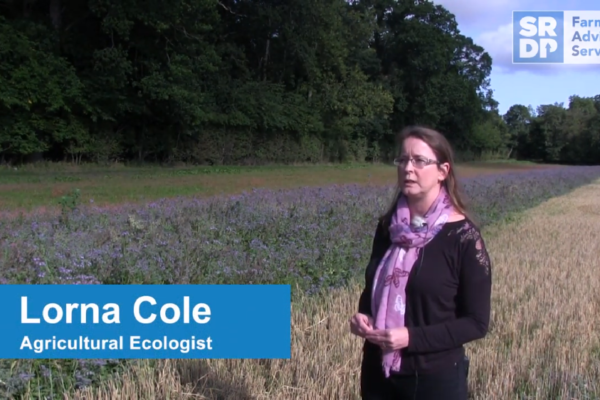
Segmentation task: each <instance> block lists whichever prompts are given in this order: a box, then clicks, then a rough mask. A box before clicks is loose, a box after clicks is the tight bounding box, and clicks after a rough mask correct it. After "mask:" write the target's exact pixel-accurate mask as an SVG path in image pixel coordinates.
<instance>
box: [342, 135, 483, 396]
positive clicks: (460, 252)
mask: <svg viewBox="0 0 600 400" xmlns="http://www.w3.org/2000/svg"><path fill="white" fill-rule="evenodd" d="M400 138H401V143H402V151H401V155H400V156H399V157H398V158H396V160H395V164H396V165H397V166H398V195H397V196H396V198H395V200H394V202H393V203H392V206H391V207H390V209H389V211H388V212H387V213H386V214H385V215H384V216H382V217H381V218H380V221H379V224H378V226H377V230H376V232H375V238H374V240H373V248H372V254H371V258H370V262H369V265H368V266H367V269H366V272H365V280H366V286H365V289H364V291H363V293H362V294H361V296H360V301H359V309H358V313H357V314H355V315H354V316H353V317H352V318H351V320H350V326H351V332H352V333H353V334H355V335H358V336H360V337H362V338H364V339H365V343H364V347H363V360H362V366H361V394H362V398H363V399H365V400H376V399H377V400H379V399H394V400H402V399H410V400H428V399H435V400H466V399H467V373H468V358H467V357H466V356H465V351H464V347H463V345H464V344H466V343H468V342H471V341H473V340H476V339H480V338H483V337H484V336H485V335H486V333H487V330H488V324H489V320H490V297H491V264H490V259H489V256H488V253H487V251H486V247H485V243H484V240H483V239H482V237H481V234H480V231H479V229H478V228H477V227H476V226H475V225H474V223H473V221H472V220H471V219H470V217H469V216H468V214H467V211H466V210H465V206H464V203H463V200H462V199H461V197H460V194H459V192H458V189H457V182H456V176H455V173H454V162H453V155H452V149H451V147H450V144H449V143H448V142H447V140H446V139H445V138H444V136H442V135H441V134H440V133H438V132H436V131H434V130H431V129H427V128H423V127H409V128H407V129H405V130H404V131H403V132H402V133H401V137H400Z"/></svg>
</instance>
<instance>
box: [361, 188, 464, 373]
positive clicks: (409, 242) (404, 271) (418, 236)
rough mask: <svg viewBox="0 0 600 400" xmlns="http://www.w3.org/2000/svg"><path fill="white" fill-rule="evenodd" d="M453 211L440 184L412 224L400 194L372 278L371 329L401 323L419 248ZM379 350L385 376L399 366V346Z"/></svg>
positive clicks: (399, 324) (438, 229) (389, 327)
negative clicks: (385, 248)
mask: <svg viewBox="0 0 600 400" xmlns="http://www.w3.org/2000/svg"><path fill="white" fill-rule="evenodd" d="M453 211H454V207H453V206H452V203H451V201H450V197H449V196H448V192H447V191H446V189H445V188H444V187H442V188H441V190H440V193H439V195H438V197H437V198H436V199H435V201H434V202H433V204H432V205H431V207H430V208H429V211H427V213H426V214H425V216H424V220H423V219H420V221H419V218H413V224H409V220H410V211H409V209H408V205H407V203H406V198H405V197H404V196H400V199H399V200H398V206H397V209H396V212H395V214H394V215H393V216H392V221H391V223H390V229H389V231H390V238H391V241H392V245H391V246H390V248H389V249H388V251H387V252H386V253H385V255H384V257H383V259H382V260H381V262H380V263H379V266H378V267H377V271H376V272H375V278H374V281H373V282H374V283H373V291H372V302H371V304H372V310H371V311H372V313H373V320H374V324H375V327H374V328H375V329H391V328H398V327H403V326H404V313H405V312H406V282H407V280H408V276H409V275H410V271H411V270H412V267H413V264H414V263H415V261H416V259H417V258H418V256H419V251H420V250H421V249H422V248H423V246H425V245H426V244H427V243H429V242H430V241H431V239H433V238H434V237H435V235H437V233H438V232H439V231H440V230H441V229H442V227H443V226H444V224H445V223H446V221H447V220H448V217H449V216H450V215H451V214H452V212H453ZM381 277H385V279H382V278H381ZM392 283H393V284H392ZM383 352H384V353H383V369H384V372H385V376H386V377H389V376H390V371H391V370H393V371H399V370H400V364H401V357H400V350H389V351H386V350H385V349H384V350H383Z"/></svg>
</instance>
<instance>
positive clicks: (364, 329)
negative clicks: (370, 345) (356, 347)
mask: <svg viewBox="0 0 600 400" xmlns="http://www.w3.org/2000/svg"><path fill="white" fill-rule="evenodd" d="M372 330H373V318H371V317H370V316H368V315H366V314H361V313H356V314H354V315H353V316H352V318H350V332H352V334H354V335H356V336H360V337H361V338H364V337H365V335H366V334H367V333H369V332H371V331H372Z"/></svg>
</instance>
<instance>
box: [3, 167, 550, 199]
mask: <svg viewBox="0 0 600 400" xmlns="http://www.w3.org/2000/svg"><path fill="white" fill-rule="evenodd" d="M553 167H556V166H549V165H536V164H529V163H506V162H498V163H487V162H482V163H469V164H462V165H459V166H458V167H457V172H458V173H459V175H460V176H461V177H468V176H474V175H482V174H490V173H499V172H505V171H526V170H530V169H538V168H553ZM395 179H396V168H395V167H394V166H393V165H360V166H346V165H333V166H278V167H199V168H135V167H120V168H89V167H70V168H69V167H67V168H61V169H33V168H29V169H25V170H11V169H4V170H1V169H0V193H2V195H1V196H0V210H4V211H8V210H15V211H17V210H21V211H30V210H32V209H34V208H38V207H44V208H54V207H56V206H57V205H58V201H59V199H60V198H61V197H62V196H64V195H67V194H69V193H70V192H71V191H72V190H74V189H79V190H80V192H81V198H80V200H81V202H82V203H83V204H89V203H90V202H91V201H93V203H94V204H95V205H109V204H119V203H124V202H125V203H135V202H144V201H148V200H156V199H159V198H164V197H174V196H201V197H205V196H213V195H220V194H237V193H241V192H243V191H248V190H252V189H253V188H271V189H279V188H281V189H290V188H297V187H305V186H320V185H329V184H347V183H358V184H374V185H381V184H393V182H394V181H395Z"/></svg>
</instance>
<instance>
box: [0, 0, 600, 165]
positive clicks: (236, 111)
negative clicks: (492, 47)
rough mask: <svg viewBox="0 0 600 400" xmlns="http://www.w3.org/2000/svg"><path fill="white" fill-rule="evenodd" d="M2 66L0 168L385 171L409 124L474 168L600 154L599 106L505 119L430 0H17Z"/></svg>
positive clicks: (2, 30)
mask: <svg viewBox="0 0 600 400" xmlns="http://www.w3.org/2000/svg"><path fill="white" fill-rule="evenodd" d="M0 57H1V59H2V64H1V65H0V163H4V162H8V163H10V164H18V163H22V162H27V161H29V160H39V159H41V158H45V159H47V160H55V161H56V160H68V161H71V162H74V163H78V164H79V163H83V162H95V163H102V164H108V163H110V162H114V161H131V162H136V163H145V162H161V163H171V164H174V163H179V162H184V163H190V164H217V165H223V164H238V165H248V164H269V163H295V162H342V163H344V162H349V161H354V162H365V161H386V160H387V161H389V159H390V158H391V157H392V156H393V153H394V133H395V132H397V131H398V130H400V129H402V128H403V127H404V126H406V125H409V124H424V125H428V126H431V127H434V128H437V129H439V130H440V131H442V132H443V133H444V134H446V135H447V137H448V138H449V139H450V140H451V142H452V143H453V144H454V146H455V147H456V149H457V151H458V152H459V153H461V154H470V155H472V157H473V158H474V159H483V158H485V157H486V156H485V155H490V154H496V155H499V156H500V157H502V158H508V157H520V158H530V159H531V158H533V159H538V160H543V161H548V162H569V163H572V162H576V163H591V162H595V160H597V159H598V153H599V150H598V144H597V143H598V141H599V140H600V133H599V132H598V129H597V125H598V120H597V119H594V118H595V116H596V115H597V113H598V110H599V109H600V102H599V97H598V96H597V97H596V98H594V99H583V98H573V101H572V103H571V105H570V106H569V109H567V110H565V109H564V108H562V106H560V105H543V106H541V107H540V108H539V109H538V110H537V115H535V116H534V115H533V112H532V110H530V109H527V108H525V107H524V106H520V105H515V106H514V107H513V108H511V110H509V112H508V113H507V114H506V115H505V116H504V118H503V116H500V115H499V113H498V110H497V105H498V104H497V102H496V101H495V100H494V98H493V93H492V91H491V89H490V78H489V76H490V73H491V70H492V59H491V57H490V56H489V54H488V53H487V52H486V51H485V49H483V48H482V47H481V46H479V45H477V44H476V43H474V42H473V40H472V39H471V38H469V37H466V36H464V35H463V34H461V32H460V30H459V27H458V24H457V22H456V20H455V18H454V15H453V14H452V13H450V12H449V11H448V10H447V9H445V8H444V7H443V6H440V5H436V4H434V3H432V2H430V1H408V0H400V1H392V0H356V1H351V2H347V1H344V0H324V1H314V0H291V1H286V2H281V1H272V0H267V1H262V2H251V1H247V0H242V1H232V0H220V1H209V0H198V1H195V2H188V1H184V0H173V1H170V2H168V3H165V2H159V1H151V2H150V3H148V2H146V3H144V4H143V5H142V4H141V3H139V2H135V1H132V0H120V1H117V0H85V1H83V2H67V1H65V0H62V1H61V0H55V1H53V2H50V3H47V2H46V3H44V2H35V1H30V0H15V1H11V2H8V3H6V4H5V5H4V6H3V7H2V8H0ZM590 146H591V147H590Z"/></svg>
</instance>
